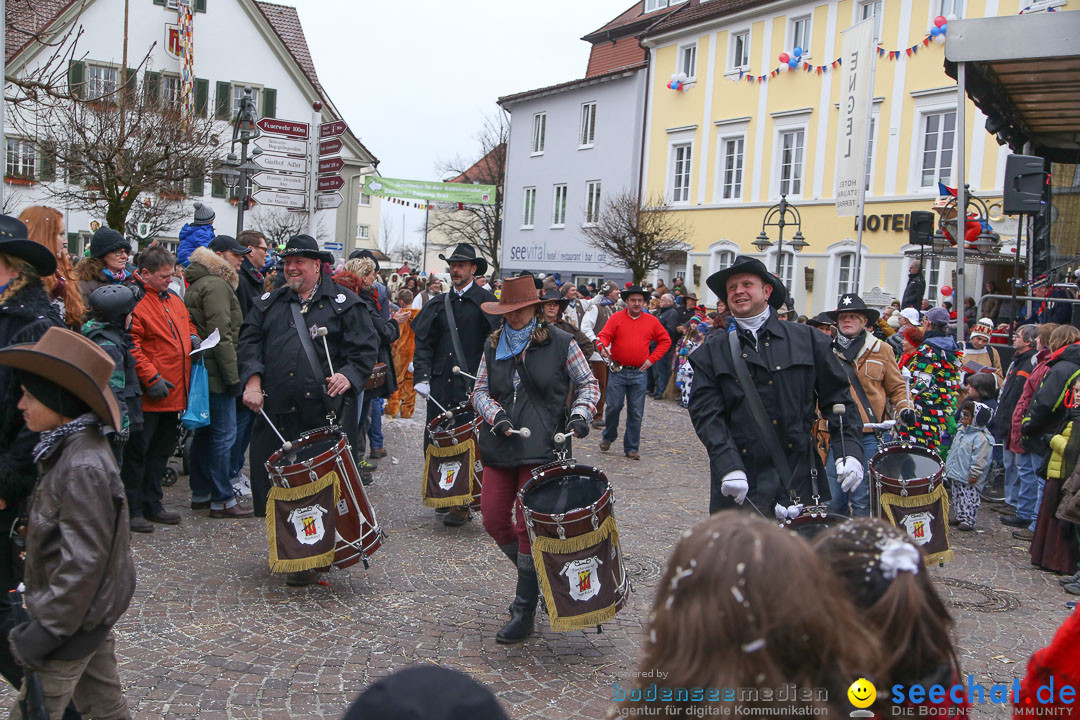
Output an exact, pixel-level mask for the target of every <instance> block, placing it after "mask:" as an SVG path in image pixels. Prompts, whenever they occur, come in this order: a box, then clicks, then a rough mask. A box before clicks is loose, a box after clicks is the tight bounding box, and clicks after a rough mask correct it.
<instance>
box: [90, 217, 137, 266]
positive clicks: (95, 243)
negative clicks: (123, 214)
mask: <svg viewBox="0 0 1080 720" xmlns="http://www.w3.org/2000/svg"><path fill="white" fill-rule="evenodd" d="M121 248H124V249H125V250H127V251H128V252H131V243H129V242H128V241H127V238H125V237H124V236H123V235H121V234H120V233H118V232H117V231H116V230H113V229H112V228H111V227H106V226H104V225H102V226H101V227H100V228H98V229H97V232H95V233H94V234H93V236H92V237H91V238H90V257H92V258H99V259H100V258H103V257H105V256H106V255H108V254H109V253H111V252H112V251H113V250H119V249H121Z"/></svg>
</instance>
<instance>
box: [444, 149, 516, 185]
mask: <svg viewBox="0 0 1080 720" xmlns="http://www.w3.org/2000/svg"><path fill="white" fill-rule="evenodd" d="M500 165H501V166H502V168H501V169H502V170H503V171H505V170H506V143H499V144H498V145H496V146H495V147H493V148H491V150H490V151H488V154H487V155H485V156H484V157H482V158H480V159H479V160H477V161H476V162H475V163H473V165H472V167H470V168H469V169H468V170H466V171H465V172H463V173H461V174H460V175H458V176H457V177H455V178H451V179H449V180H447V181H446V182H452V183H479V184H481V185H490V184H493V182H494V181H495V180H496V179H497V178H499V177H500V176H502V174H503V173H502V172H500V167H499V166H500Z"/></svg>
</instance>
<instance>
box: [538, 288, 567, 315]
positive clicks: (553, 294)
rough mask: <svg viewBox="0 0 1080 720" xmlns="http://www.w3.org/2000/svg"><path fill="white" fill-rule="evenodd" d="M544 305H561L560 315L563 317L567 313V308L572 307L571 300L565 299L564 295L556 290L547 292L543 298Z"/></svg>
mask: <svg viewBox="0 0 1080 720" xmlns="http://www.w3.org/2000/svg"><path fill="white" fill-rule="evenodd" d="M543 301H544V304H545V305H546V304H547V303H549V302H557V303H559V314H560V315H562V314H563V313H564V312H566V308H568V307H570V298H566V297H563V296H562V294H561V293H560V292H559V291H558V290H555V289H551V290H545V291H544V296H543Z"/></svg>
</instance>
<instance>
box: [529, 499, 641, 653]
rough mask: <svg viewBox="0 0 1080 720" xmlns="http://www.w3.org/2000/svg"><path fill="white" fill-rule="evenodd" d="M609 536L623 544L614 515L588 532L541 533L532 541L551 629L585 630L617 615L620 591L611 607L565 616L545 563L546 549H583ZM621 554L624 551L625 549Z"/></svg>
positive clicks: (554, 551)
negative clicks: (560, 537)
mask: <svg viewBox="0 0 1080 720" xmlns="http://www.w3.org/2000/svg"><path fill="white" fill-rule="evenodd" d="M609 537H610V538H611V547H612V548H615V549H617V548H618V547H619V529H618V527H617V526H616V525H615V516H614V515H608V517H607V520H604V522H602V523H600V527H598V528H597V529H596V530H593V531H592V532H587V533H585V534H584V535H579V536H577V537H572V538H567V539H566V540H558V539H556V538H549V537H542V536H537V537H536V539H534V540H533V541H532V556H533V565H535V566H536V579H537V582H539V584H540V592H542V593H543V594H544V602H545V603H546V604H547V613H548V620H549V621H550V623H551V629H552V630H554V631H555V632H571V631H573V630H584V629H585V628H588V627H592V626H593V625H599V624H600V623H604V622H607V621H608V620H611V619H612V618H613V617H615V613H616V612H617V610H616V605H617V604H618V601H619V600H618V594H617V593H616V595H615V602H613V603H611V605H608V606H607V607H604V608H600V609H599V610H594V611H592V612H590V613H586V614H585V615H573V616H570V617H561V616H560V615H559V611H558V606H556V605H555V596H554V595H552V592H551V580H550V578H548V574H547V565H545V564H544V553H549V554H551V555H566V554H569V553H576V552H579V551H581V550H586V549H588V548H591V547H596V546H597V545H599V544H600V543H602V542H603V541H604V540H605V539H607V538H609ZM617 554H618V555H621V553H617ZM619 560H620V561H621V560H622V558H621V557H620V558H619ZM604 562H605V563H613V562H614V560H613V559H612V558H611V557H607V558H604ZM612 570H613V571H614V570H616V568H614V567H613V568H612ZM615 574H616V573H615V572H612V577H613V578H614V577H615ZM616 579H617V578H616Z"/></svg>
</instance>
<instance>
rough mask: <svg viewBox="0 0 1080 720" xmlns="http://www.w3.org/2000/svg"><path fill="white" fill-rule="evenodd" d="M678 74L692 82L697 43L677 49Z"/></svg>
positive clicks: (695, 70)
mask: <svg viewBox="0 0 1080 720" xmlns="http://www.w3.org/2000/svg"><path fill="white" fill-rule="evenodd" d="M679 72H681V73H686V77H687V79H689V80H693V79H694V77H695V76H696V73H697V43H694V44H693V45H684V46H683V47H681V48H679Z"/></svg>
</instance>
